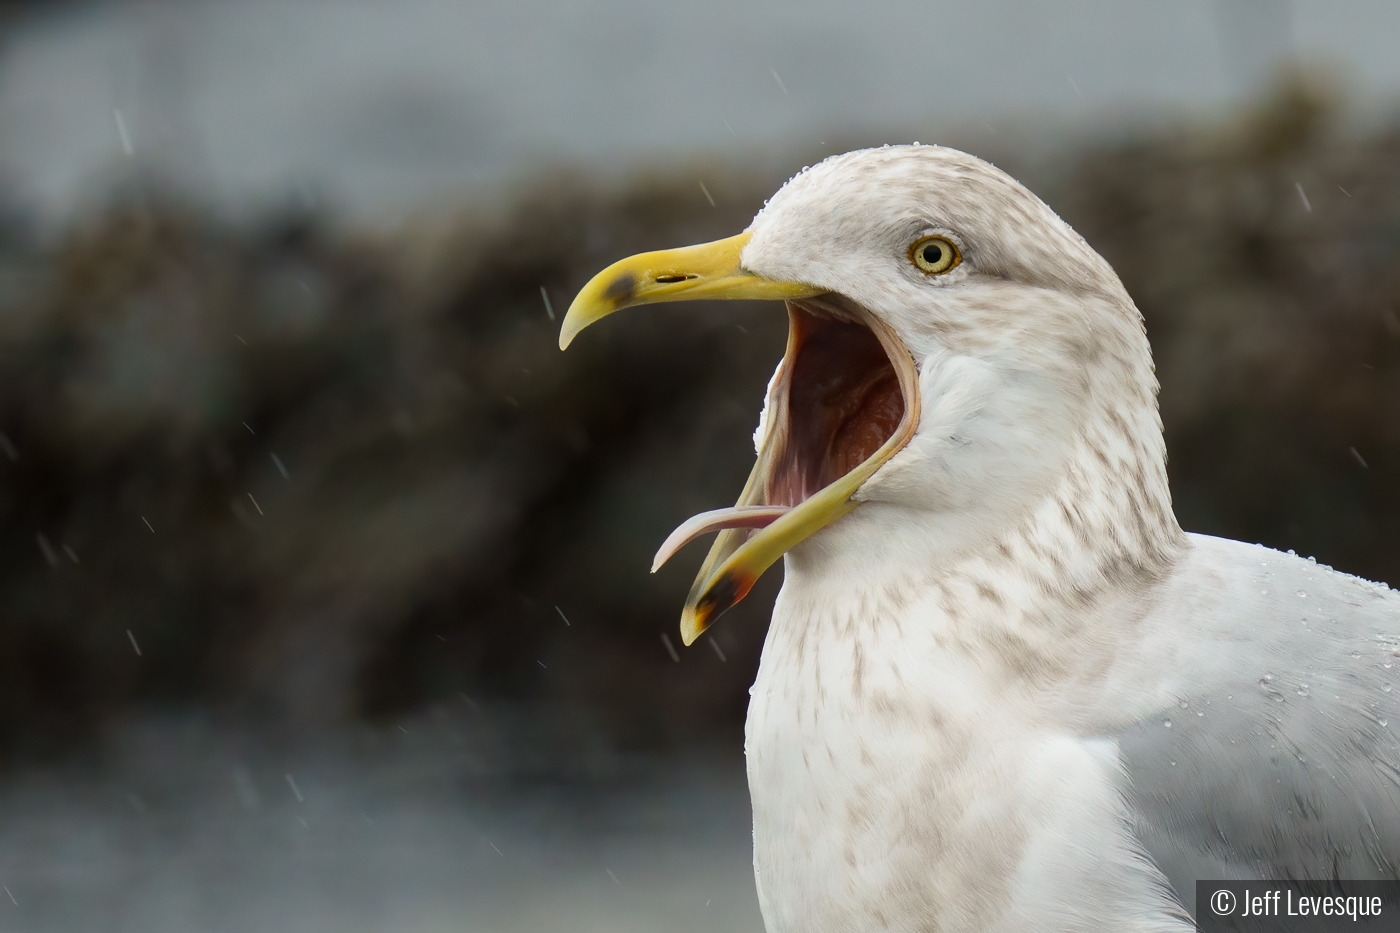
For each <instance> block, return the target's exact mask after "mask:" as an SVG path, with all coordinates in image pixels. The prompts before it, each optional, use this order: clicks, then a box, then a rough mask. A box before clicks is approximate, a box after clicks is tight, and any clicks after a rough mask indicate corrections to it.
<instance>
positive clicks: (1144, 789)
mask: <svg viewBox="0 0 1400 933" xmlns="http://www.w3.org/2000/svg"><path fill="white" fill-rule="evenodd" d="M1190 542H1191V547H1190V551H1189V553H1188V555H1187V557H1186V558H1185V559H1184V560H1183V561H1182V563H1181V564H1180V565H1179V566H1178V568H1177V570H1176V572H1175V573H1174V574H1173V575H1172V578H1171V579H1170V580H1168V581H1167V582H1165V583H1164V584H1163V586H1162V587H1161V592H1160V593H1159V594H1158V596H1157V598H1156V599H1154V601H1153V608H1152V609H1151V610H1150V611H1149V613H1148V616H1147V618H1146V620H1145V625H1144V634H1145V637H1144V638H1143V640H1142V642H1141V644H1140V645H1139V653H1137V654H1136V655H1134V656H1132V657H1129V658H1125V659H1124V660H1123V662H1122V663H1121V664H1120V665H1116V667H1118V668H1119V669H1118V670H1115V671H1114V672H1113V673H1112V675H1111V677H1112V679H1114V680H1117V681H1119V682H1121V683H1124V684H1126V683H1127V682H1129V681H1136V682H1137V683H1138V684H1139V685H1141V686H1140V688H1139V690H1140V694H1139V695H1140V696H1149V695H1150V696H1152V697H1153V702H1152V703H1151V704H1148V705H1149V706H1151V707H1152V708H1151V710H1150V712H1144V708H1145V707H1144V705H1139V707H1138V709H1137V710H1136V711H1135V713H1136V715H1135V716H1134V719H1133V721H1132V722H1130V723H1129V724H1127V725H1125V726H1124V727H1122V728H1121V729H1119V730H1118V731H1117V734H1116V738H1117V740H1118V743H1119V750H1120V755H1121V757H1122V761H1123V763H1124V765H1125V767H1126V772H1127V779H1128V781H1129V784H1128V787H1127V794H1128V797H1129V801H1130V807H1131V810H1132V812H1133V814H1134V819H1135V826H1134V833H1135V835H1136V836H1137V837H1138V839H1139V840H1140V841H1141V842H1142V844H1143V846H1144V847H1145V848H1146V849H1147V851H1148V852H1149V853H1150V854H1151V855H1152V857H1153V858H1154V860H1155V861H1156V862H1157V864H1158V866H1159V867H1160V868H1161V869H1162V871H1163V872H1164V873H1165V874H1166V875H1167V877H1168V878H1169V879H1170V880H1171V882H1172V884H1173V886H1174V887H1175V888H1176V890H1177V892H1178V894H1179V896H1180V897H1181V898H1182V899H1183V902H1184V903H1185V905H1186V906H1187V907H1188V908H1189V907H1191V905H1192V899H1193V897H1194V882H1195V880H1196V879H1207V878H1319V879H1332V878H1340V879H1348V878H1350V879H1367V878H1397V877H1400V739H1397V735H1396V730H1397V729H1400V592H1397V591H1394V590H1390V589H1389V588H1387V587H1385V586H1382V585H1378V584H1374V583H1370V582H1368V581H1365V580H1361V579H1358V578H1356V577H1352V576H1348V575H1346V574H1342V573H1338V572H1336V571H1334V570H1331V569H1330V568H1327V567H1325V566H1322V565H1319V564H1317V563H1314V562H1313V561H1310V560H1305V559H1303V558H1300V557H1295V556H1292V555H1287V554H1280V553H1278V552H1277V551H1272V550H1269V549H1267V548H1263V547H1257V546H1252V545H1246V544H1241V543H1239V542H1236V541H1227V540H1222V539H1219V538H1209V537H1204V536H1200V535H1192V536H1190ZM1143 691H1145V692H1143Z"/></svg>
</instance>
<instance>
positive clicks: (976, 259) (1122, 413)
mask: <svg viewBox="0 0 1400 933" xmlns="http://www.w3.org/2000/svg"><path fill="white" fill-rule="evenodd" d="M715 298H736V299H738V298H742V299H778V300H782V301H784V302H785V303H786V307H787V313H788V319H789V332H788V344H787V350H786V353H785V355H784V357H783V359H782V361H781V362H780V363H779V365H778V369H777V371H776V372H775V373H774V376H773V379H772V381H771V382H770V384H769V388H768V394H767V398H766V400H765V404H764V408H763V413H762V415H761V416H760V421H759V427H758V431H757V432H756V434H755V446H756V448H757V453H758V459H757V462H756V463H755V466H754V470H753V473H752V474H751V475H750V477H749V481H748V483H747V484H746V485H745V487H744V490H743V492H742V494H741V495H740V497H739V500H738V503H737V504H736V505H735V506H734V507H732V508H726V509H718V510H716V511H714V512H709V513H705V514H703V515H699V516H696V517H695V518H693V519H691V520H690V521H688V522H686V523H685V524H683V525H682V526H681V527H680V528H678V529H677V530H676V532H675V533H674V534H673V535H672V536H671V538H670V539H668V540H667V542H666V543H665V544H664V545H663V546H662V549H661V552H660V553H659V554H658V555H657V564H658V565H659V564H660V563H661V562H663V561H664V560H665V559H667V558H668V557H670V555H671V554H672V553H674V552H675V551H676V550H678V549H679V547H680V546H682V545H683V544H684V543H686V542H687V541H689V540H692V539H693V538H695V537H697V536H699V535H701V534H704V533H707V532H711V531H716V530H718V531H719V532H720V533H719V536H718V538H717V539H716V541H715V543H714V545H713V547H712V548H711V550H710V553H709V556H708V557H707V559H706V561H705V563H704V565H703V566H702V568H701V570H700V573H699V575H698V576H697V578H696V581H695V584H694V586H693V587H692V589H691V592H690V596H689V598H688V599H687V601H686V605H685V608H684V610H683V612H682V620H681V634H682V637H683V639H684V640H685V642H686V643H687V644H689V643H691V642H693V641H694V639H695V638H696V637H698V636H699V634H700V633H701V632H702V631H704V629H705V628H706V627H707V626H708V625H709V624H710V623H711V622H712V621H713V620H714V618H715V617H716V616H718V615H719V613H721V612H723V611H724V610H725V609H728V608H729V607H730V606H732V605H734V604H735V603H736V602H738V601H739V600H740V599H742V598H743V597H744V596H745V595H746V594H747V593H748V591H749V589H750V588H751V587H752V585H753V583H754V582H755V581H756V580H757V578H758V576H759V575H760V574H762V573H763V571H764V570H766V569H767V568H768V567H769V566H770V565H771V564H772V563H774V562H775V561H776V560H777V559H778V558H779V557H781V556H783V555H784V554H789V555H790V557H791V558H792V559H797V560H806V561H808V562H810V563H821V564H823V565H824V566H829V565H831V563H832V562H835V565H836V566H838V567H840V566H842V565H843V564H844V565H845V569H846V571H847V572H852V573H856V572H860V571H861V569H862V568H865V567H874V566H877V565H889V564H890V563H891V562H893V563H899V562H901V561H902V562H906V563H908V562H918V563H924V564H927V563H929V562H933V563H937V562H938V561H940V560H947V559H950V558H951V557H952V556H954V555H957V554H962V553H967V552H969V551H972V550H975V549H976V548H978V547H979V546H987V545H989V544H990V543H991V542H992V540H993V538H994V537H995V535H996V534H997V533H998V530H999V529H1005V528H1007V527H1010V526H1014V525H1015V524H1016V523H1017V522H1019V521H1024V520H1027V519H1028V516H1030V515H1031V514H1032V513H1033V512H1034V511H1035V510H1036V508H1037V507H1038V503H1043V501H1044V499H1045V497H1046V496H1047V495H1050V494H1051V493H1052V492H1053V491H1054V490H1055V489H1057V488H1059V486H1061V485H1063V483H1062V480H1063V478H1064V476H1065V475H1066V473H1067V472H1069V473H1074V472H1075V471H1076V470H1081V471H1087V472H1089V473H1094V474H1096V475H1097V476H1099V477H1100V478H1099V479H1098V480H1093V481H1090V480H1085V481H1084V484H1083V485H1084V489H1085V501H1086V503H1087V502H1088V500H1089V499H1104V498H1105V497H1106V498H1107V499H1109V500H1112V499H1115V498H1117V499H1120V500H1123V501H1121V502H1119V505H1120V506H1121V507H1123V508H1126V509H1128V510H1131V509H1132V508H1133V503H1132V502H1131V499H1132V498H1133V496H1134V495H1140V496H1145V497H1148V498H1152V499H1160V498H1162V497H1164V496H1165V495H1166V492H1165V474H1164V472H1163V469H1162V463H1163V460H1164V451H1163V448H1162V442H1161V424H1160V420H1159V419H1158V416H1157V408H1156V381H1155V378H1154V376H1153V372H1152V360H1151V354H1150V351H1149V349H1148V345H1147V341H1146V337H1145V334H1144V331H1143V325H1142V319H1141V315H1140V314H1139V313H1138V311H1137V308H1136V307H1135V306H1134V305H1133V303H1132V300H1131V299H1130V298H1129V297H1128V295H1127V292H1126V291H1125V290H1124V288H1123V286H1122V284H1121V283H1120V282H1119V280H1118V277H1117V275H1115V274H1114V272H1113V269H1112V268H1111V267H1110V266H1109V264H1108V263H1107V262H1106V261H1104V259H1103V258H1102V257H1100V256H1099V255H1098V254H1097V253H1095V252H1094V250H1093V249H1091V248H1090V247H1089V245H1088V244H1087V243H1086V242H1085V241H1084V240H1083V238H1082V237H1080V236H1079V235H1078V234H1077V233H1075V231H1074V230H1073V229H1072V228H1071V227H1070V226H1069V225H1068V224H1066V223H1065V222H1064V221H1063V220H1061V219H1060V218H1059V217H1058V216H1057V215H1056V214H1055V213H1054V211H1052V210H1051V209H1050V208H1049V207H1048V206H1046V205H1045V203H1044V202H1042V201H1041V200H1040V199H1039V198H1037V197H1036V196H1035V195H1034V194H1032V193H1031V192H1030V191H1028V190H1027V189H1026V188H1025V187H1024V186H1022V185H1021V184H1020V183H1018V182H1017V181H1015V180H1014V179H1013V178H1011V177H1010V176H1009V175H1007V174H1006V173H1004V172H1002V171H1000V170H999V169H997V168H995V167H994V166H992V165H990V164H988V163H987V162H984V161H982V160H980V159H977V158H975V157H973V156H970V155H967V154H966V153H962V152H959V151H957V150H953V149H947V148H943V147H939V146H918V145H915V146H894V147H884V148H880V149H868V150H861V151H857V152H851V153H847V154H845V155H840V156H835V157H832V158H830V159H828V160H826V161H825V162H823V163H821V164H819V165H816V166H814V167H812V168H810V169H805V170H804V171H803V172H802V173H801V174H799V175H797V176H796V177H794V178H793V179H792V180H790V181H789V182H788V183H787V184H786V185H784V186H783V188H782V189H781V190H779V191H778V193H777V194H776V195H774V196H773V197H772V198H771V199H770V201H769V202H768V203H767V204H766V205H765V206H764V208H763V210H762V211H760V212H759V214H758V215H757V216H756V217H755V218H754V220H753V223H752V224H750V226H749V228H748V229H747V230H746V231H744V232H743V233H741V234H739V235H738V236H735V237H731V238H729V239H726V240H720V241H717V242H714V243H707V244H702V245H699V246H691V247H684V248H681V249H674V250H663V251H659V252H653V253H643V254H641V255H638V256H633V257H630V258H627V259H623V260H621V261H619V262H617V263H614V264H613V265H612V266H609V267H608V268H607V269H605V270H603V271H602V272H600V273H599V274H598V275H597V276H595V277H594V278H593V279H592V280H591V281H590V282H589V283H588V284H587V285H586V286H585V287H584V288H583V289H582V291H580V293H579V295H578V297H577V298H576V299H575V300H574V302H573V305H572V306H571V307H570V309H569V312H568V314H567V315H566V317H565V320H564V324H563V328H562V332H561V335H560V346H561V347H567V345H568V344H569V343H570V342H571V341H572V340H573V338H574V337H575V336H576V335H577V334H578V332H579V331H580V330H582V329H583V328H584V327H586V326H588V325H589V324H592V323H594V322H595V321H597V320H599V319H600V318H602V317H605V316H607V315H609V314H612V313H613V312H615V311H618V310H621V309H623V308H628V307H634V306H638V305H648V304H655V303H659V302H670V301H683V300H692V299H715ZM1100 486H1102V487H1105V488H1104V489H1099V488H1098V487H1100ZM1134 486H1136V487H1137V488H1136V490H1134V488H1133V487H1134ZM1118 487H1122V488H1121V489H1120V488H1118ZM1158 487H1160V489H1159V488H1158ZM1076 507H1077V506H1076ZM1159 511H1160V509H1159ZM1168 511H1169V509H1168ZM653 569H655V568H653Z"/></svg>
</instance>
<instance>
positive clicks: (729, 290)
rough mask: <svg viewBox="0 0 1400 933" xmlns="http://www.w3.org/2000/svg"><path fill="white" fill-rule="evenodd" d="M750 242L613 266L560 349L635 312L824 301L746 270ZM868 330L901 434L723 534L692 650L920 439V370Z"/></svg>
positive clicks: (574, 316) (707, 571)
mask: <svg viewBox="0 0 1400 933" xmlns="http://www.w3.org/2000/svg"><path fill="white" fill-rule="evenodd" d="M749 237H750V234H748V233H741V234H740V235H738V236H735V237H730V238H728V239H725V240H716V241H715V242H713V243H704V244H701V245H699V246H687V247H684V248H682V249H674V250H662V251H659V252H654V253H641V254H639V255H637V256H632V257H630V258H628V259H623V260H621V261H619V262H615V263H613V264H612V265H611V266H608V267H607V268H606V269H604V270H603V271H602V272H600V273H598V274H597V275H596V276H594V277H593V278H592V279H591V280H590V281H589V282H588V284H587V285H585V286H584V287H583V289H582V291H580V292H579V293H578V297H576V298H575V299H574V301H573V304H571V305H570V306H569V312H568V314H567V315H565V317H564V324H563V327H562V329H561V330H560V334H559V347H560V349H564V348H566V347H568V345H569V344H570V343H571V342H572V341H573V339H574V337H575V336H577V335H578V332H579V331H581V330H583V329H584V328H585V327H587V326H588V325H590V324H592V323H594V322H595V321H598V320H601V319H602V318H605V317H607V316H608V315H609V314H612V313H613V312H615V311H621V310H622V309H623V308H629V307H632V306H634V305H645V304H657V303H660V302H666V301H690V300H696V299H749V300H763V299H773V300H785V299H801V298H812V297H815V296H817V295H820V294H823V292H824V289H820V288H816V287H814V286H811V285H806V284H803V283H799V282H780V281H774V280H772V279H766V278H763V277H761V276H758V275H755V274H753V273H752V272H749V271H747V270H746V269H744V268H743V265H742V263H741V262H740V254H741V252H742V251H743V248H744V246H745V244H747V243H748V241H749ZM864 323H866V324H868V325H869V326H870V328H871V330H872V331H874V333H875V335H876V337H877V338H878V339H879V340H880V342H881V344H882V345H883V346H884V347H885V351H886V353H887V354H889V355H890V359H891V360H892V361H894V362H895V368H896V372H897V374H898V377H899V382H900V388H901V391H902V392H903V395H904V398H905V399H906V407H905V412H904V418H903V420H902V421H901V422H900V425H899V428H898V429H897V430H896V431H895V432H894V434H893V435H892V436H891V437H890V438H889V439H888V440H887V441H886V442H885V443H884V444H883V445H882V446H881V447H880V449H879V450H877V451H876V452H875V453H874V454H872V455H871V456H870V457H869V458H867V459H866V460H865V462H863V463H861V464H860V465H859V466H858V467H856V468H855V469H854V470H851V471H850V472H849V473H847V474H846V475H845V476H843V477H841V478H840V479H839V480H837V481H836V482H834V483H831V484H830V485H828V486H826V487H825V488H823V489H822V490H820V491H819V492H817V493H816V494H815V495H813V496H811V497H809V498H808V499H806V500H805V501H803V502H802V503H801V504H800V505H798V506H796V507H794V508H792V509H790V510H788V511H787V512H786V513H784V514H782V515H781V517H779V518H777V519H776V520H774V521H772V523H771V524H769V525H768V526H767V527H764V528H762V529H761V530H759V531H750V530H749V529H748V528H727V529H726V530H724V531H721V532H720V533H719V537H718V538H717V539H716V541H715V543H714V545H713V546H712V547H711V548H710V553H709V555H708V556H707V557H706V558H705V562H704V564H703V565H702V566H701V568H700V573H699V574H698V575H697V576H696V578H695V583H694V585H693V586H692V587H691V589H690V595H689V596H688V597H687V598H686V602H685V609H684V610H683V611H682V613H681V639H682V640H683V641H684V642H685V643H686V644H687V645H689V644H691V643H693V642H694V641H695V639H696V638H698V637H700V634H701V633H702V632H704V631H705V629H706V628H708V627H709V625H710V623H711V622H713V621H714V619H715V618H716V617H717V616H719V614H720V613H722V612H724V611H725V610H726V609H729V608H730V607H731V606H733V605H734V604H735V603H737V602H739V600H741V599H743V598H744V597H745V596H746V595H748V592H749V590H750V589H751V588H752V587H753V585H754V583H755V582H757V581H758V578H759V577H760V576H761V575H762V574H763V572H764V571H765V570H767V569H768V568H769V567H770V566H772V565H773V563H774V562H775V561H777V559H778V558H779V557H781V556H782V555H783V554H785V553H786V552H787V551H788V550H789V549H791V548H792V547H794V546H795V545H796V544H798V543H799V542H800V541H802V540H803V539H804V538H807V537H809V536H810V535H812V534H814V533H815V532H817V531H818V530H820V529H821V528H823V527H825V526H826V525H829V524H831V523H832V522H834V521H836V520H837V519H838V518H840V517H841V516H843V515H845V514H846V513H847V512H849V511H851V510H852V509H854V508H855V507H856V502H855V501H854V500H853V499H852V498H851V496H852V495H853V494H854V493H855V491H856V490H857V489H859V488H860V486H861V485H862V484H864V483H865V481H866V480H868V479H869V478H870V477H871V475H873V474H874V473H875V471H876V470H878V469H879V468H880V467H881V466H882V465H884V463H885V461H887V460H888V459H889V458H890V457H892V456H894V454H895V453H897V452H898V451H899V450H900V449H901V448H902V447H903V446H904V445H905V444H907V443H908V442H909V439H910V438H911V437H912V436H913V434H914V428H915V427H916V426H917V424H918V416H919V412H918V397H919V393H918V391H917V381H918V376H917V373H916V372H915V370H914V364H913V361H912V359H910V357H909V353H908V351H907V350H905V349H904V347H903V345H902V344H901V343H900V342H899V340H898V338H897V337H895V335H894V333H893V332H892V331H891V330H890V329H889V328H888V327H887V326H885V325H884V324H883V323H882V322H880V321H878V320H875V319H873V318H871V319H870V320H868V321H865V322H864ZM790 339H791V338H790ZM788 349H789V352H788V357H787V358H788V359H791V358H792V356H793V353H794V349H795V348H794V347H793V346H791V345H790V346H789V348H788ZM785 365H787V364H785ZM768 446H769V445H765V448H764V450H762V451H760V453H759V456H758V462H757V463H756V464H754V468H753V472H752V473H751V474H750V475H749V480H748V482H747V483H746V484H745V485H744V491H743V493H742V494H741V495H740V497H739V501H738V503H737V505H738V506H740V507H745V506H755V505H764V504H765V503H764V496H765V494H766V490H765V488H764V486H765V478H766V477H767V476H768V468H769V460H770V458H771V457H772V456H774V453H773V451H772V450H770V449H768Z"/></svg>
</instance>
